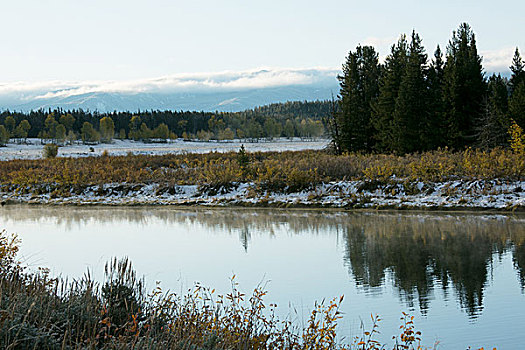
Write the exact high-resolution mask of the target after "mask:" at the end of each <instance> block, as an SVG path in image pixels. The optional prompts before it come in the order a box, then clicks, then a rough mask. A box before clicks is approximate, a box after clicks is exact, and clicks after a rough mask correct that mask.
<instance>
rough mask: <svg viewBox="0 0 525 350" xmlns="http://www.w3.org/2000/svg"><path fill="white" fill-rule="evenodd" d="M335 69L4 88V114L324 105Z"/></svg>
mask: <svg viewBox="0 0 525 350" xmlns="http://www.w3.org/2000/svg"><path fill="white" fill-rule="evenodd" d="M338 73H339V72H338V71H337V70H334V69H320V68H317V69H259V70H253V71H242V72H221V73H210V74H206V73H195V74H177V75H172V76H167V77H162V78H156V79H145V80H136V81H125V82H113V81H105V82H104V81H103V82H87V83H74V82H73V83H72V82H69V83H68V82H46V83H14V84H2V85H0V108H1V109H2V110H5V109H9V110H16V111H30V110H37V109H40V108H43V109H47V108H55V107H59V108H63V109H79V108H81V109H84V110H90V111H95V110H97V111H99V112H107V111H114V110H117V111H137V110H150V109H154V110H157V109H159V110H203V111H216V110H218V111H240V110H245V109H250V108H253V107H256V106H260V105H265V104H269V103H275V102H285V101H297V100H318V99H319V100H323V99H329V98H331V96H332V94H333V95H334V96H335V95H337V93H338V91H339V87H338V82H337V74H338Z"/></svg>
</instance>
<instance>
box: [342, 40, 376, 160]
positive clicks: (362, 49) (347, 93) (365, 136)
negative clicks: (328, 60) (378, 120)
mask: <svg viewBox="0 0 525 350" xmlns="http://www.w3.org/2000/svg"><path fill="white" fill-rule="evenodd" d="M379 73H380V68H379V60H378V53H377V52H376V51H375V49H374V48H373V47H372V46H358V47H357V48H356V50H355V52H352V51H350V52H349V54H348V57H347V59H346V62H345V63H344V64H343V75H342V76H339V77H338V78H339V81H340V86H341V89H340V93H339V94H340V112H339V114H338V115H337V118H338V119H339V120H338V125H340V143H341V144H340V145H339V146H340V148H341V149H342V150H349V151H371V150H372V147H373V145H374V139H373V131H374V130H373V127H372V123H371V115H372V108H371V103H372V101H374V100H375V99H376V98H377V96H378V94H379V84H378V79H379Z"/></svg>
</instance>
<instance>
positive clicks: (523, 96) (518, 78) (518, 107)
mask: <svg viewBox="0 0 525 350" xmlns="http://www.w3.org/2000/svg"><path fill="white" fill-rule="evenodd" d="M510 70H511V71H512V75H511V77H510V81H509V87H510V91H511V96H510V101H509V110H510V116H511V117H512V119H514V121H516V123H517V124H518V125H519V126H520V127H522V128H525V64H524V63H523V59H522V58H521V55H520V52H519V50H518V48H516V51H515V53H514V58H513V59H512V65H511V66H510Z"/></svg>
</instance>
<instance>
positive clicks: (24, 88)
mask: <svg viewBox="0 0 525 350" xmlns="http://www.w3.org/2000/svg"><path fill="white" fill-rule="evenodd" d="M338 73H339V72H338V70H336V69H330V68H312V69H256V70H249V71H238V72H235V71H224V72H219V73H185V74H174V75H170V76H165V77H160V78H154V79H143V80H130V81H95V82H60V81H51V82H38V83H13V84H3V85H0V96H1V95H4V96H13V95H18V96H19V97H20V99H21V100H33V99H50V98H66V97H71V96H78V95H83V94H88V93H129V94H133V93H170V92H183V91H185V92H195V91H199V92H205V91H210V92H214V91H234V90H247V89H261V88H270V87H279V86H294V85H298V86H306V85H318V84H320V85H334V83H335V81H336V80H335V79H336V76H337V74H338Z"/></svg>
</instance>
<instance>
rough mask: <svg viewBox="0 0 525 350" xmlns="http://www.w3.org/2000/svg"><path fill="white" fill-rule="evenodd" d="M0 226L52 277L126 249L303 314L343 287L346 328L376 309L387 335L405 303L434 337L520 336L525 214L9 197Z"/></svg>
mask: <svg viewBox="0 0 525 350" xmlns="http://www.w3.org/2000/svg"><path fill="white" fill-rule="evenodd" d="M0 228H5V229H7V230H8V231H9V232H16V233H18V234H19V236H20V237H21V239H22V249H21V257H22V258H23V260H24V262H25V263H26V264H28V265H30V266H34V267H37V266H46V267H49V268H50V269H51V273H52V274H53V275H62V276H68V277H80V276H82V274H83V273H84V272H85V271H86V270H87V269H88V268H89V269H90V270H91V271H92V273H93V275H94V276H95V277H96V278H97V279H102V272H103V267H104V264H105V262H106V261H107V260H109V259H110V258H112V257H115V256H117V257H123V256H127V257H129V258H130V259H131V260H132V261H133V263H134V266H135V268H136V270H137V272H138V273H139V274H140V275H144V276H145V278H146V280H147V282H148V283H149V286H150V287H153V286H154V283H155V281H162V286H163V287H164V288H166V289H172V290H175V291H182V290H185V289H187V288H189V287H191V286H192V285H193V283H194V282H195V281H199V282H201V283H202V284H204V285H207V286H210V287H213V288H217V289H218V290H219V291H222V292H226V291H228V288H229V283H230V281H229V277H231V276H232V275H233V274H235V275H236V276H237V280H238V282H239V283H240V287H241V289H242V290H244V291H245V292H250V290H252V289H253V288H254V287H255V286H256V285H258V284H259V283H261V282H263V283H265V282H266V283H267V288H268V289H269V291H270V293H269V296H268V298H267V302H276V303H277V304H278V309H279V310H280V311H279V312H280V314H281V315H289V314H291V315H292V317H294V318H296V319H297V322H301V320H302V319H303V318H305V317H306V316H307V314H308V312H309V310H311V308H312V306H313V304H314V301H315V300H318V301H320V300H322V299H323V298H326V299H329V298H332V297H335V296H340V295H344V296H345V300H344V302H343V305H342V311H343V312H344V313H345V318H344V319H343V321H342V322H341V327H340V333H341V334H343V335H345V336H347V337H351V336H353V335H357V334H360V332H361V331H360V326H361V324H362V323H364V324H365V325H366V326H370V314H371V313H373V314H379V315H380V316H381V317H382V319H383V321H382V322H381V324H380V330H381V332H382V335H381V339H382V340H383V341H389V339H390V338H391V336H392V335H394V334H396V332H397V329H398V325H399V316H400V315H401V312H402V311H406V312H410V313H412V314H413V315H414V316H415V321H416V326H417V327H418V328H419V329H420V330H421V331H422V332H423V336H424V344H425V345H427V346H432V345H433V344H434V342H435V341H439V342H440V345H439V347H438V348H440V349H462V348H463V349H464V348H466V347H467V345H471V346H473V347H475V346H478V347H480V346H485V348H492V347H493V346H497V347H498V349H519V348H520V347H521V346H522V344H523V337H524V330H525V292H524V288H525V216H523V215H499V214H498V215H492V214H490V215H487V214H483V215H479V214H478V215H476V214H426V213H413V212H410V213H407V212H405V213H387V212H379V213H376V212H358V213H349V212H337V211H283V210H248V209H166V208H105V207H98V208H75V207H64V208H61V207H28V206H7V207H4V208H1V209H0Z"/></svg>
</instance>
